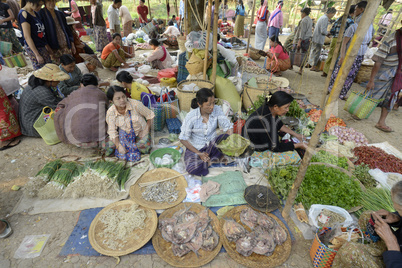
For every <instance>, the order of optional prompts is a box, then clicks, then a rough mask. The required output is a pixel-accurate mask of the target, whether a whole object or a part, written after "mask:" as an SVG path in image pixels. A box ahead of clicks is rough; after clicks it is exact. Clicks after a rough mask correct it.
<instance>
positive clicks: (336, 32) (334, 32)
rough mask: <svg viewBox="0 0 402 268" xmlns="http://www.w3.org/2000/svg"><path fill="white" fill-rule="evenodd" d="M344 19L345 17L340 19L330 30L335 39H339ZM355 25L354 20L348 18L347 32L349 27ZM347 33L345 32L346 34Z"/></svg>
mask: <svg viewBox="0 0 402 268" xmlns="http://www.w3.org/2000/svg"><path fill="white" fill-rule="evenodd" d="M342 19H343V16H341V17H339V18H338V19H337V20H336V21H335V22H334V24H333V25H332V28H331V30H330V33H331V35H332V36H333V37H335V38H338V36H339V31H340V30H341V24H342ZM353 23H354V21H353V19H352V18H351V17H350V16H348V18H347V19H346V27H345V31H346V29H348V28H349V26H351V25H352V24H353ZM344 33H345V32H344Z"/></svg>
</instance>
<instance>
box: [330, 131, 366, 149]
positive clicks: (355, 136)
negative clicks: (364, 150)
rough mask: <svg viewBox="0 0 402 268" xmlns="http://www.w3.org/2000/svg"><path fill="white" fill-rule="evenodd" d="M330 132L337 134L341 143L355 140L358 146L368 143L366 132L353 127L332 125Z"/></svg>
mask: <svg viewBox="0 0 402 268" xmlns="http://www.w3.org/2000/svg"><path fill="white" fill-rule="evenodd" d="M329 134H330V135H335V136H337V137H338V141H339V142H340V143H341V144H343V143H344V142H345V141H351V142H354V143H355V145H356V146H364V145H367V144H368V140H367V138H366V137H365V136H364V134H363V133H360V132H358V131H356V130H355V129H353V128H351V127H339V126H338V127H332V128H331V129H330V130H329Z"/></svg>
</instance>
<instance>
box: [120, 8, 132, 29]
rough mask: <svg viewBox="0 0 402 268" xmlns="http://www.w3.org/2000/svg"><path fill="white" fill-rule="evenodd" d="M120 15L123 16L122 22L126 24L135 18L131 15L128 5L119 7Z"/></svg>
mask: <svg viewBox="0 0 402 268" xmlns="http://www.w3.org/2000/svg"><path fill="white" fill-rule="evenodd" d="M119 17H121V22H122V23H123V25H124V24H126V23H127V22H129V21H130V20H133V18H132V17H131V14H130V11H129V10H128V8H127V7H126V6H121V7H120V9H119Z"/></svg>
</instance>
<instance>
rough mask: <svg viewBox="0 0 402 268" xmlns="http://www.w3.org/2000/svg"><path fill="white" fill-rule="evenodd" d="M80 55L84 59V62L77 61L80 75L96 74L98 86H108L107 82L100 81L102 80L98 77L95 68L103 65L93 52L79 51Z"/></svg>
mask: <svg viewBox="0 0 402 268" xmlns="http://www.w3.org/2000/svg"><path fill="white" fill-rule="evenodd" d="M80 57H81V58H83V59H84V62H81V63H78V64H77V67H78V68H79V69H80V71H81V73H82V75H85V74H93V75H95V76H96V78H98V82H99V87H105V86H110V83H109V82H102V80H101V79H100V78H99V75H98V72H97V71H96V69H97V68H101V69H103V65H102V63H101V62H100V61H99V60H98V57H96V55H95V54H86V53H80Z"/></svg>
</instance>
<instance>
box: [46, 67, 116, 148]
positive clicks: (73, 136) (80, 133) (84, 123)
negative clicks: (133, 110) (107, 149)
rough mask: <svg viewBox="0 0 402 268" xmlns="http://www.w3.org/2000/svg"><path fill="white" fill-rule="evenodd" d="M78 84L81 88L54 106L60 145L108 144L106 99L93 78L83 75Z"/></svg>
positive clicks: (88, 145) (107, 104) (90, 75)
mask: <svg viewBox="0 0 402 268" xmlns="http://www.w3.org/2000/svg"><path fill="white" fill-rule="evenodd" d="M81 83H82V85H83V87H81V88H79V89H77V90H75V91H74V92H72V93H71V94H70V95H69V96H68V97H67V98H65V99H63V100H62V101H61V102H60V103H59V104H58V105H57V109H56V112H55V115H54V125H55V129H56V133H57V136H58V137H59V139H60V140H61V141H62V142H63V143H66V144H73V145H76V146H77V147H84V148H98V147H101V145H105V144H106V142H107V141H105V140H106V136H107V135H106V130H107V126H106V111H107V109H108V108H109V100H108V99H107V97H106V94H105V93H103V92H102V90H100V89H99V87H98V78H97V77H96V76H95V75H93V74H85V75H84V76H83V77H82V81H81ZM77 108H78V109H77Z"/></svg>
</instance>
